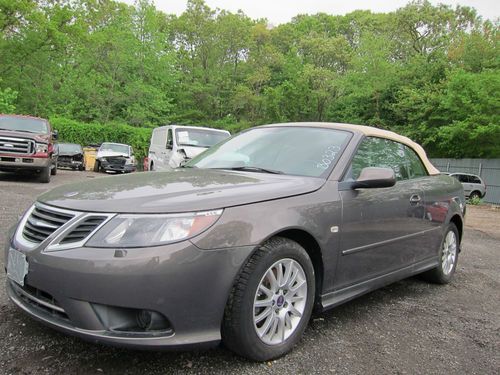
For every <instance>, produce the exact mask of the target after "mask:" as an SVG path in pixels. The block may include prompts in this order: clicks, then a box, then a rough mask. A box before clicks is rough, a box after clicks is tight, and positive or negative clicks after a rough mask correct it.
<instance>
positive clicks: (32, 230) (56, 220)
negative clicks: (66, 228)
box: [23, 206, 75, 243]
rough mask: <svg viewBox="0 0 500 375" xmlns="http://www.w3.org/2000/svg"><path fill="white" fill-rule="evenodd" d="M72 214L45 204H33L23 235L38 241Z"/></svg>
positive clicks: (57, 227) (48, 234) (29, 239)
mask: <svg viewBox="0 0 500 375" xmlns="http://www.w3.org/2000/svg"><path fill="white" fill-rule="evenodd" d="M74 216H75V215H74V214H70V213H66V212H61V211H59V210H55V209H51V208H49V207H47V206H43V207H41V206H35V208H34V209H33V211H32V212H31V214H30V216H29V217H28V219H27V220H26V224H25V225H24V228H23V237H24V238H25V239H27V240H28V241H30V242H34V243H40V242H42V241H43V240H45V239H46V238H47V237H48V236H50V235H51V234H52V233H54V232H55V231H56V230H57V229H59V228H60V227H61V226H62V225H64V224H66V223H67V222H68V221H69V220H71V219H72V218H73V217H74Z"/></svg>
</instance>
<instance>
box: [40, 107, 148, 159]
mask: <svg viewBox="0 0 500 375" xmlns="http://www.w3.org/2000/svg"><path fill="white" fill-rule="evenodd" d="M50 122H51V124H52V126H53V128H54V129H55V130H57V131H58V132H59V137H60V139H62V140H64V141H66V142H70V143H79V144H81V145H99V144H101V143H102V142H119V143H125V144H128V145H131V146H132V148H133V149H134V153H135V156H136V158H137V159H138V160H142V158H144V157H145V156H146V154H147V152H148V146H149V140H150V139H151V132H152V129H151V128H140V127H133V126H130V125H123V124H106V125H102V124H97V123H92V124H84V123H81V122H78V121H74V120H68V119H66V118H62V117H51V118H50Z"/></svg>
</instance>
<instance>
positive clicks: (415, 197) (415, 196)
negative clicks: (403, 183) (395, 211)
mask: <svg viewBox="0 0 500 375" xmlns="http://www.w3.org/2000/svg"><path fill="white" fill-rule="evenodd" d="M421 200H422V198H420V195H418V194H413V195H412V196H411V197H410V203H411V204H417V203H419V202H420V201H421Z"/></svg>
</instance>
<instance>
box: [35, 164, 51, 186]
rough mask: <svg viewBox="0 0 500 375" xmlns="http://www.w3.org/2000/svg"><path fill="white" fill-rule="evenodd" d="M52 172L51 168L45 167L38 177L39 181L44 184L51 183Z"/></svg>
mask: <svg viewBox="0 0 500 375" xmlns="http://www.w3.org/2000/svg"><path fill="white" fill-rule="evenodd" d="M50 175H51V170H50V167H45V168H42V169H41V170H40V174H39V175H38V181H40V182H42V183H48V182H50Z"/></svg>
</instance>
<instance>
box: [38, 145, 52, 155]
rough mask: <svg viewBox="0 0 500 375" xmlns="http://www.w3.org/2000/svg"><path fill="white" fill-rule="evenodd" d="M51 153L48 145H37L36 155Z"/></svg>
mask: <svg viewBox="0 0 500 375" xmlns="http://www.w3.org/2000/svg"><path fill="white" fill-rule="evenodd" d="M47 151H49V147H48V145H46V144H45V143H37V144H36V153H37V154H38V153H42V152H47Z"/></svg>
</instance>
